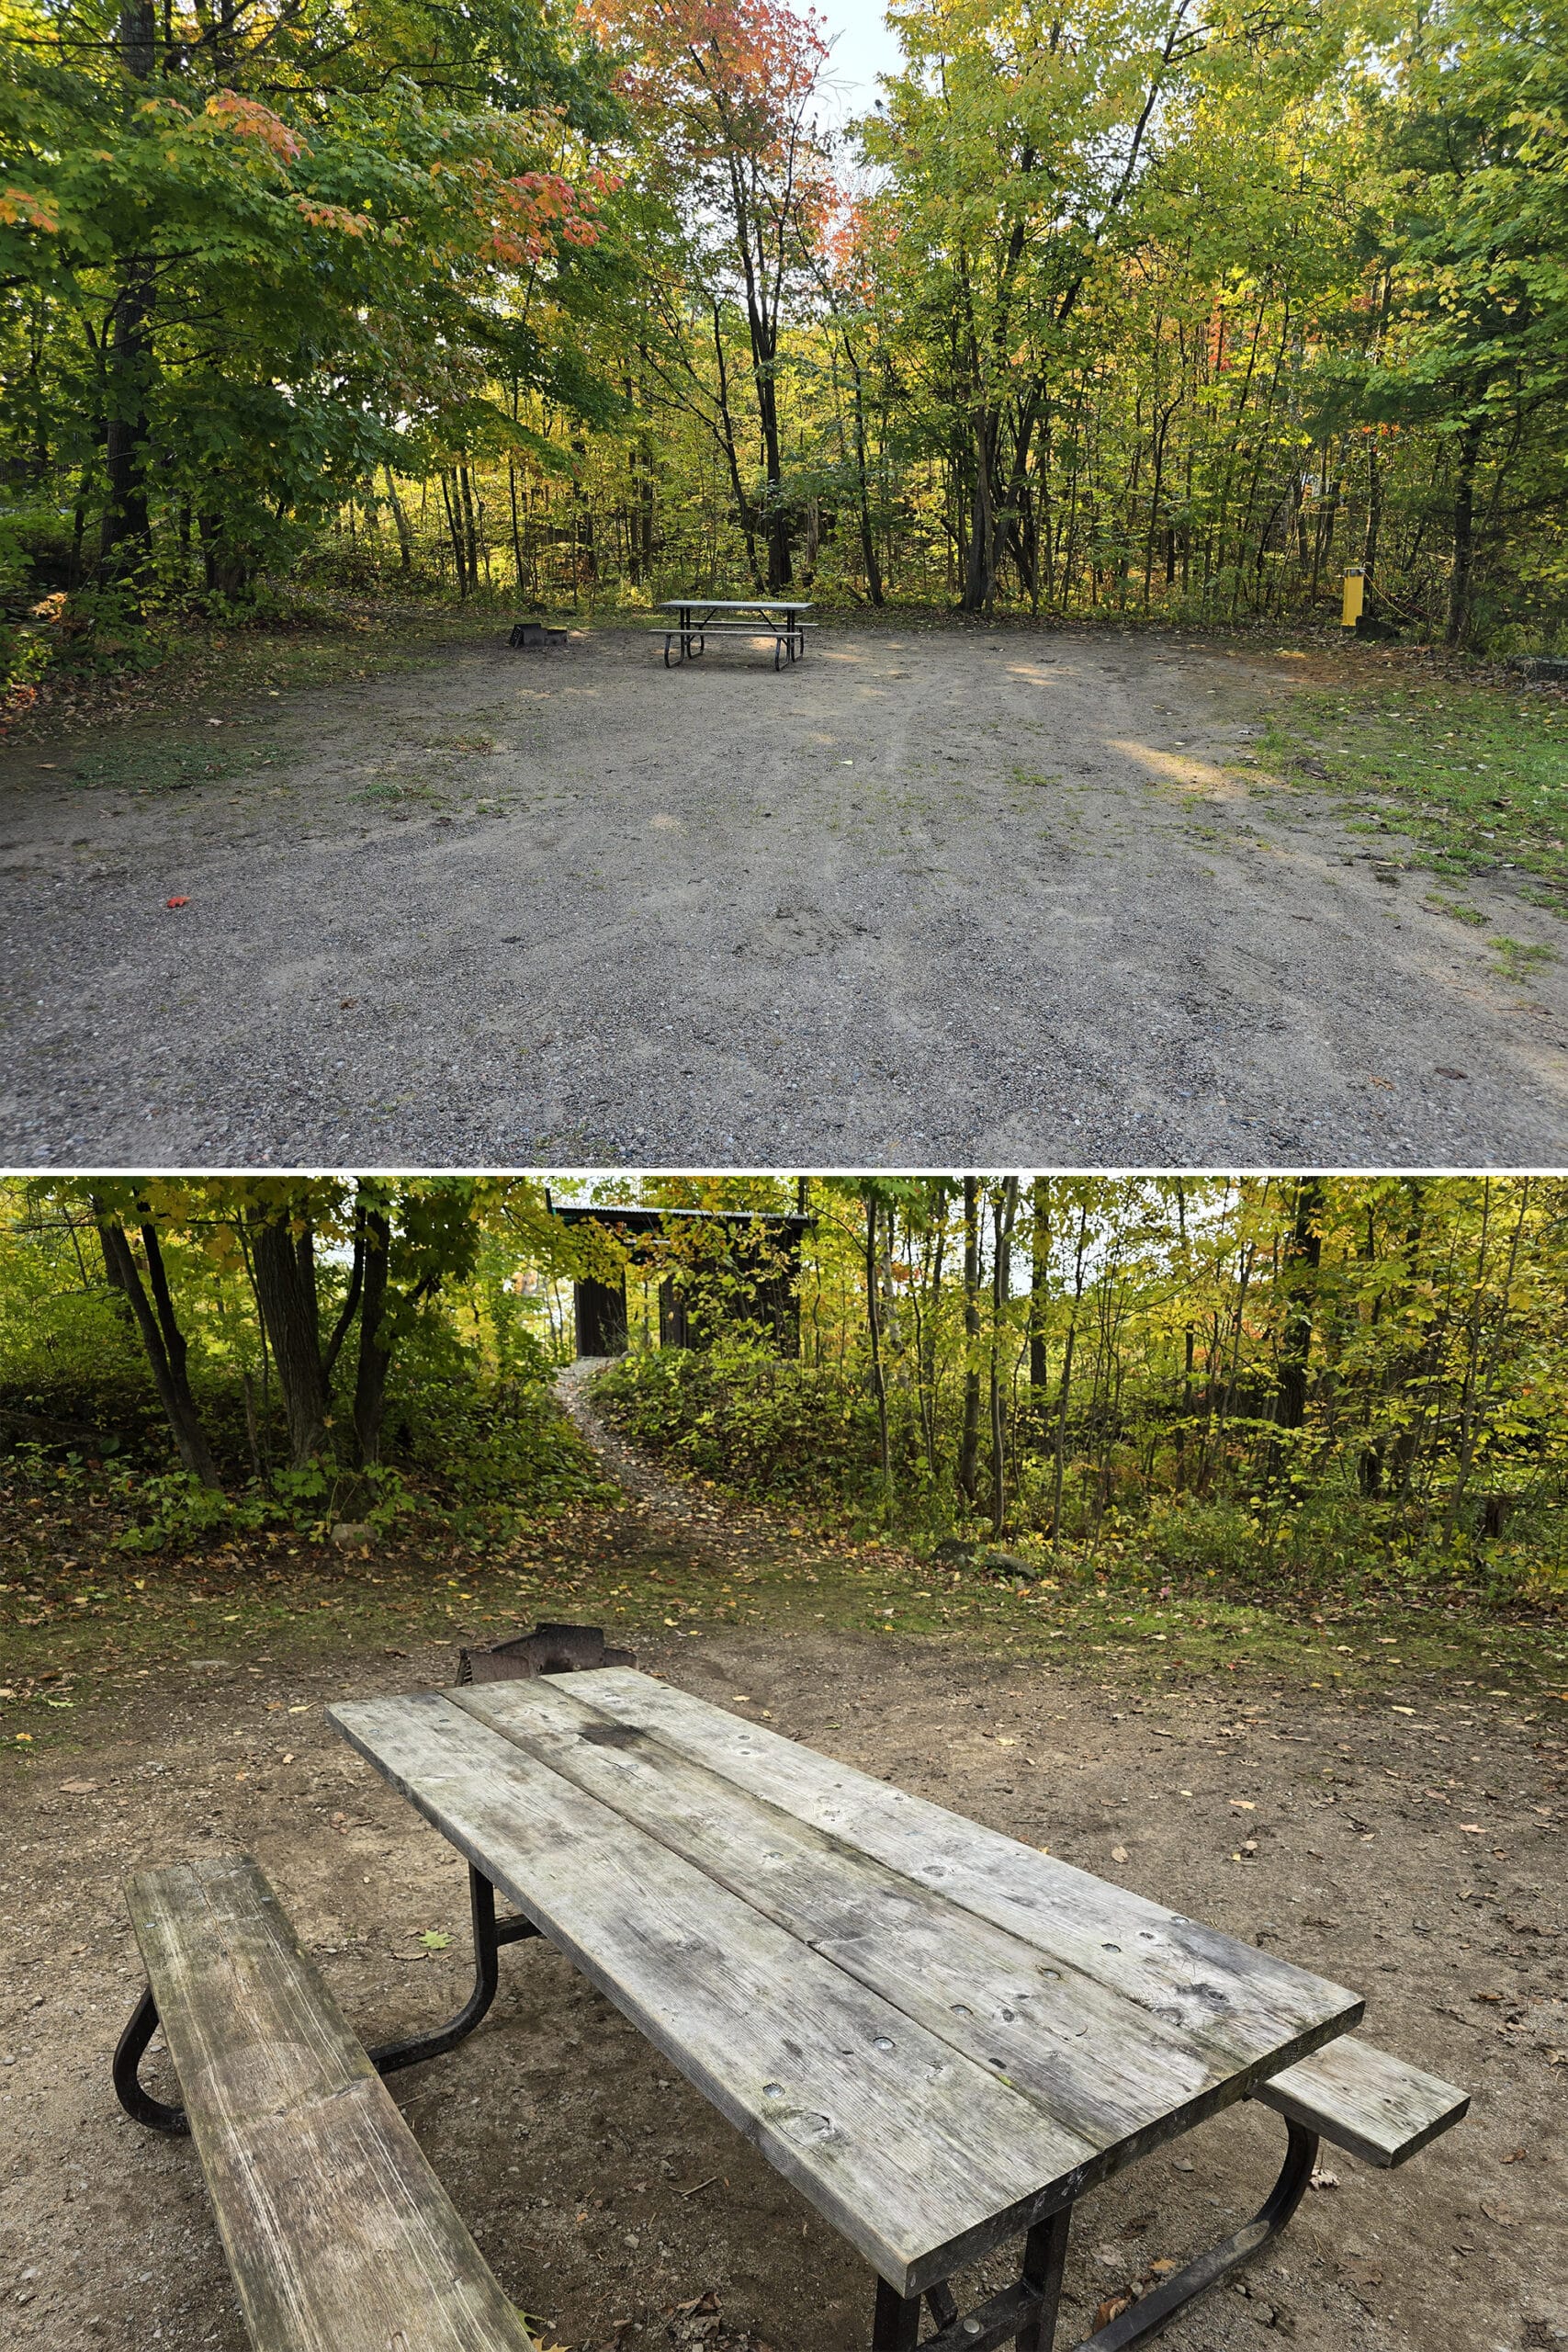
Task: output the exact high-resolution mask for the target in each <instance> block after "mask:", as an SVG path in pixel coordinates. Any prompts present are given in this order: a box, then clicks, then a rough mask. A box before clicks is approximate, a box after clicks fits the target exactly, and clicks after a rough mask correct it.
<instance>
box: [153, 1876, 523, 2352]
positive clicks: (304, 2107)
mask: <svg viewBox="0 0 1568 2352" xmlns="http://www.w3.org/2000/svg"><path fill="white" fill-rule="evenodd" d="M127 1893H128V1895H129V1899H130V1916H131V1921H132V1924H133V1925H134V1927H135V1929H136V1936H137V1940H138V1942H139V1943H140V1945H141V1956H142V1959H143V1961H144V1962H145V1963H146V1968H147V1985H148V1990H147V1994H146V1996H145V1997H144V2002H143V2004H141V2005H139V2007H138V2012H137V2018H135V2019H133V2020H132V2025H133V2027H135V2026H137V2025H138V2021H141V2023H143V2024H144V2023H145V2022H146V2017H145V2011H146V2010H147V2009H148V2008H151V2009H152V2010H153V2011H155V2017H156V2021H157V2022H158V2023H160V2024H161V2025H162V2027H163V2030H164V2040H165V2041H166V2043H167V2045H168V2050H169V2054H170V2056H171V2057H172V2059H173V2060H174V2063H175V2072H176V2074H177V2075H178V2076H179V2082H180V2090H181V2094H182V2096H183V2098H184V2101H185V2105H184V2108H183V2109H168V2108H164V2113H163V2126H164V2129H165V2130H168V2129H176V2130H177V2129H181V2128H186V2127H188V2129H189V2131H190V2133H191V2136H192V2138H193V2139H194V2141H195V2143H196V2152H197V2157H198V2158H199V2160H200V2164H201V2168H202V2171H203V2173H204V2174H205V2175H206V2178H207V2186H208V2189H209V2193H210V2195H211V2198H212V2203H213V2208H214V2211H216V2213H217V2217H218V2229H219V2234H220V2237H221V2239H222V2241H223V2251H224V2253H225V2254H226V2256H228V2259H229V2267H230V2269H231V2272H232V2273H233V2278H234V2284H235V2287H236V2288H237V2290H238V2291H239V2297H240V2308H241V2311H242V2312H243V2314H244V2320H245V2324H246V2326H247V2327H248V2328H249V2330H250V2333H251V2338H252V2341H253V2342H254V2344H255V2346H257V2352H536V2346H535V2345H534V2341H533V2338H532V2337H531V2336H530V2335H529V2334H528V2331H527V2329H526V2328H525V2326H524V2324H523V2323H522V2321H521V2319H520V2318H519V2317H518V2315H517V2312H515V2310H514V2309H513V2305H512V2304H511V2303H510V2302H509V2301H507V2298H506V2297H505V2295H504V2294H503V2293H502V2290H501V2288H500V2286H499V2285H498V2283H497V2281H496V2279H495V2277H494V2275H493V2273H492V2272H491V2268H490V2267H489V2265H488V2264H487V2263H486V2261H485V2259H484V2256H482V2255H481V2254H480V2252H479V2248H478V2246H477V2245H475V2244H474V2242H473V2239H472V2238H471V2237H470V2236H469V2234H468V2231H467V2229H466V2228H465V2227H464V2225H463V2223H462V2222H461V2221H460V2220H459V2218H458V2215H457V2209H456V2207H455V2206H454V2205H453V2203H452V2201H451V2199H450V2198H449V2197H448V2196H447V2194H446V2190H445V2189H444V2188H442V2186H441V2184H440V2182H439V2181H438V2180H437V2179H436V2177H435V2175H434V2173H433V2172H432V2171H431V2169H430V2166H429V2165H427V2164H426V2162H425V2160H424V2158H423V2155H422V2154H420V2151H419V2148H418V2145H417V2143H415V2140H414V2136H413V2133H412V2131H410V2130H409V2127H408V2125H407V2124H406V2123H405V2122H404V2120H403V2118H402V2116H401V2114H400V2111H399V2109H398V2108H397V2106H396V2105H395V2103H394V2101H393V2099H392V2096H391V2093H390V2092H389V2090H388V2089H387V2088H386V2086H385V2085H384V2084H383V2082H382V2080H381V2077H380V2075H379V2073H378V2070H377V2068H376V2065H375V2064H374V2063H373V2060H372V2058H371V2057H370V2056H369V2055H367V2052H365V2051H364V2050H363V2049H362V2048H361V2047H360V2044H359V2042H358V2041H356V2040H355V2035H354V2034H353V2032H352V2031H351V2030H350V2028H349V2027H348V2025H347V2024H346V2023H345V2022H344V2018H343V2016H342V2013H341V2012H340V2010H339V2008H338V2006H337V2004H336V2002H335V2001H334V2000H333V1996H332V1994H331V1993H330V1992H329V1991H328V1989H327V1986H326V1985H324V1984H323V1982H322V1981H321V1975H320V1973H318V1971H317V1969H316V1968H315V1966H314V1964H313V1962H311V1961H310V1959H308V1958H307V1956H306V1954H305V1953H304V1952H303V1951H300V1949H299V1942H298V1940H297V1939H296V1938H295V1935H294V1931H293V1929H292V1928H290V1926H289V1924H288V1919H287V1918H286V1917H285V1916H284V1913H283V1910H282V1907H281V1905H279V1903H278V1901H277V1897H276V1895H275V1894H274V1893H273V1891H272V1889H271V1887H270V1886H269V1885H268V1884H267V1883H266V1880H265V1878H264V1877H263V1875H262V1873H261V1871H259V1870H258V1869H257V1868H256V1866H255V1864H254V1862H251V1861H246V1860H239V1859H229V1860H220V1861H204V1862H186V1863H180V1864H176V1865H175V1866H174V1867H173V1868H169V1869H164V1870H153V1871H140V1872H138V1874H137V1875H136V1876H135V1877H134V1878H132V1879H131V1880H130V1883H129V1886H128V1889H127ZM140 2055H141V2052H140V2051H138V2052H137V2056H138V2057H140ZM133 2079H134V2069H133ZM136 2088H137V2089H138V2090H140V2086H136ZM141 2096H142V2097H143V2098H145V2096H146V2095H145V2094H144V2093H142V2094H141ZM132 2111H133V2112H134V2111H135V2110H134V2109H133V2110H132ZM141 2120H143V2121H153V2120H158V2119H157V2118H156V2117H154V2116H152V2115H143V2116H142V2118H141Z"/></svg>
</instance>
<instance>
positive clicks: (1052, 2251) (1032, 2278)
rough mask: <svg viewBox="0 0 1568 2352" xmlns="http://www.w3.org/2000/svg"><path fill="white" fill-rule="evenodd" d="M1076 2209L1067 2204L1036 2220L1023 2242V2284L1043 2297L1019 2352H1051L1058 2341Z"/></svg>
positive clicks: (1024, 2327) (1023, 2329)
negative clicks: (1069, 2238) (1058, 2313)
mask: <svg viewBox="0 0 1568 2352" xmlns="http://www.w3.org/2000/svg"><path fill="white" fill-rule="evenodd" d="M1072 2223H1073V2209H1072V2207H1071V2206H1070V2205H1064V2206H1063V2207H1062V2208H1061V2210H1060V2211H1059V2212H1055V2213H1048V2214H1047V2215H1046V2217H1045V2219H1044V2221H1043V2222H1035V2224H1034V2227H1033V2228H1032V2230H1031V2231H1030V2233H1029V2235H1028V2237H1027V2238H1026V2239H1025V2240H1024V2245H1023V2281H1022V2283H1023V2285H1024V2287H1025V2288H1026V2289H1027V2290H1028V2291H1029V2292H1030V2293H1031V2294H1032V2295H1037V2296H1038V2297H1039V2299H1040V2300H1039V2302H1038V2303H1037V2305H1036V2307H1035V2310H1034V2313H1033V2316H1032V2318H1030V2319H1027V2320H1026V2321H1025V2322H1024V2324H1023V2325H1022V2326H1021V2328H1020V2329H1019V2331H1018V2352H1051V2346H1053V2345H1054V2344H1055V2341H1056V2307H1057V2305H1058V2304H1059V2303H1060V2301H1061V2300H1062V2273H1063V2271H1064V2270H1065V2269H1066V2263H1067V2232H1068V2231H1069V2230H1070V2229H1071V2227H1072Z"/></svg>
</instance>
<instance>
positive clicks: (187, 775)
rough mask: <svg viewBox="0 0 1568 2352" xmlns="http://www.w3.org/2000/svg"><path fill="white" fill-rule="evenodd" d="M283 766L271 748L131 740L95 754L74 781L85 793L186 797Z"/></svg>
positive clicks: (76, 772)
mask: <svg viewBox="0 0 1568 2352" xmlns="http://www.w3.org/2000/svg"><path fill="white" fill-rule="evenodd" d="M280 763H281V761H280V754H279V753H278V752H276V750H272V749H267V750H257V749H254V748H253V747H251V746H248V745H245V744H238V743H236V744H228V743H225V744H221V745H220V744H217V743H212V742H206V741H202V740H201V739H200V738H199V737H198V738H197V740H196V741H194V742H193V743H181V742H177V741H158V742H152V743H141V742H137V741H126V742H122V743H118V744H116V745H115V747H114V748H113V750H111V751H109V752H96V753H94V754H92V755H90V756H89V757H88V758H86V759H85V760H81V761H79V762H78V763H77V765H76V766H75V767H74V768H73V771H72V774H71V777H70V781H71V783H72V784H73V785H74V786H77V787H78V788H79V789H83V790H89V789H90V790H107V791H111V792H134V793H140V794H142V795H146V794H149V793H155V792H188V791H190V790H191V789H192V787H193V786H197V785H203V784H225V783H230V782H232V781H233V780H234V779H235V778H236V777H238V776H242V775H257V774H261V775H265V774H266V773H267V771H268V770H269V769H272V768H275V767H277V766H278V765H279V764H280Z"/></svg>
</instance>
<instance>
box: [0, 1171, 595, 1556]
mask: <svg viewBox="0 0 1568 2352" xmlns="http://www.w3.org/2000/svg"><path fill="white" fill-rule="evenodd" d="M493 1206H494V1203H493V1200H492V1197H491V1194H490V1193H488V1192H487V1190H486V1188H485V1187H483V1186H481V1185H479V1184H476V1183H475V1182H472V1181H470V1180H464V1179H450V1180H447V1179H431V1180H429V1182H427V1183H425V1184H423V1185H422V1184H420V1183H418V1182H400V1183H392V1182H388V1183H385V1184H380V1183H377V1182H374V1181H373V1180H372V1181H366V1180H361V1181H360V1182H358V1183H355V1182H354V1181H353V1180H352V1179H351V1180H346V1181H336V1180H321V1179H317V1180H302V1181H300V1180H288V1179H265V1178H257V1179H254V1180H250V1179H231V1180H223V1179H213V1180H202V1181H190V1182H185V1181H179V1180H160V1181H158V1182H152V1183H143V1184H141V1185H134V1184H127V1183H120V1182H114V1181H111V1180H94V1181H93V1182H90V1183H89V1182H74V1183H71V1184H67V1185H63V1186H60V1185H54V1186H51V1185H47V1184H39V1185H31V1186H29V1185H26V1184H19V1183H17V1182H9V1183H7V1184H6V1185H5V1186H4V1187H3V1188H0V1212H3V1213H0V1446H8V1447H9V1448H11V1449H13V1450H15V1451H16V1452H17V1454H18V1458H19V1460H20V1461H21V1462H23V1463H24V1464H25V1463H26V1462H28V1461H29V1460H30V1461H32V1462H33V1463H34V1464H35V1465H36V1468H35V1475H36V1476H39V1477H42V1478H44V1479H45V1480H46V1482H51V1481H55V1480H57V1479H58V1478H59V1477H60V1476H65V1477H66V1478H67V1479H68V1480H69V1479H71V1478H73V1477H77V1478H80V1479H81V1480H82V1481H84V1482H85V1484H86V1485H88V1486H90V1487H91V1489H92V1491H93V1492H94V1493H95V1494H96V1496H97V1497H98V1498H99V1499H100V1502H101V1504H102V1506H103V1507H104V1508H106V1509H109V1510H117V1511H118V1512H120V1513H121V1514H122V1515H123V1516H124V1518H125V1521H126V1523H125V1525H124V1527H123V1531H122V1532H120V1534H119V1535H118V1539H117V1540H118V1544H119V1545H120V1547H121V1548H122V1549H124V1550H126V1551H128V1552H130V1553H133V1554H144V1553H151V1552H156V1551H159V1550H163V1549H166V1548H170V1547H172V1548H174V1549H175V1550H178V1549H180V1548H181V1547H183V1546H185V1545H186V1544H192V1543H195V1544H200V1543H201V1542H203V1541H217V1542H220V1541H224V1540H227V1539H228V1538H230V1537H232V1536H235V1535H251V1534H255V1533H258V1532H263V1531H266V1530H288V1531H291V1532H296V1533H298V1532H305V1533H307V1534H310V1535H313V1536H314V1537H315V1538H316V1539H317V1540H318V1541H325V1540H327V1539H328V1538H329V1537H330V1536H331V1534H332V1532H333V1529H334V1528H338V1529H340V1530H341V1529H342V1527H343V1526H344V1524H345V1523H346V1524H348V1525H349V1526H351V1527H353V1528H363V1529H364V1530H366V1531H367V1532H372V1533H374V1534H375V1535H377V1536H384V1535H386V1534H388V1533H389V1532H391V1531H392V1530H393V1529H394V1527H397V1526H400V1525H401V1524H403V1523H405V1522H407V1523H409V1524H411V1525H412V1526H421V1525H423V1526H427V1527H428V1526H431V1525H435V1526H437V1527H439V1528H440V1529H442V1530H444V1531H446V1532H456V1533H457V1534H458V1535H462V1534H463V1533H465V1532H468V1531H469V1530H470V1529H473V1530H483V1531H485V1532H488V1533H491V1534H492V1535H493V1534H497V1533H502V1532H505V1531H506V1530H507V1529H510V1528H511V1527H513V1526H514V1525H516V1524H517V1523H518V1522H519V1521H528V1520H531V1519H536V1518H539V1517H541V1516H543V1515H547V1514H548V1513H549V1512H551V1511H552V1510H557V1509H558V1508H560V1507H561V1506H562V1505H564V1504H566V1503H568V1502H570V1501H573V1500H576V1499H578V1498H582V1497H584V1496H592V1495H594V1494H596V1493H598V1492H599V1491H600V1484H601V1482H600V1480H599V1478H598V1474H597V1471H596V1469H595V1467H594V1464H593V1462H592V1456H591V1455H590V1453H588V1451H587V1449H586V1447H585V1446H584V1445H583V1444H582V1442H581V1439H580V1438H579V1437H578V1436H577V1435H576V1433H575V1431H574V1430H572V1428H571V1426H570V1422H568V1420H567V1419H566V1418H565V1416H564V1415H563V1414H562V1413H561V1412H560V1410H559V1408H558V1406H557V1405H556V1403H555V1401H554V1398H553V1397H552V1395H551V1392H550V1379H551V1375H552V1373H553V1370H554V1366H553V1363H552V1362H551V1357H550V1347H549V1339H548V1332H547V1329H546V1331H545V1334H544V1336H543V1337H541V1335H540V1333H539V1331H538V1329H536V1325H535V1318H533V1317H530V1316H529V1315H528V1314H527V1313H526V1312H525V1309H524V1306H523V1303H522V1302H521V1301H520V1300H519V1298H518V1297H517V1295H516V1294H515V1293H514V1292H513V1290H511V1289H510V1288H509V1287H508V1284H509V1282H510V1280H511V1279H512V1277H513V1271H514V1253H513V1246H511V1237H510V1235H509V1234H508V1232H507V1225H508V1213H507V1211H505V1210H500V1211H498V1212H497V1216H496V1220H495V1222H493V1223H492V1221H491V1217H490V1216H489V1214H488V1213H489V1212H490V1211H491V1209H492V1208H493ZM534 1210H535V1204H534V1202H533V1200H532V1198H531V1197H530V1198H529V1199H528V1200H527V1201H526V1202H518V1203H514V1204H512V1211H513V1214H516V1213H518V1212H521V1214H523V1215H524V1216H525V1217H526V1216H532V1215H533V1214H534ZM546 1246H547V1244H546Z"/></svg>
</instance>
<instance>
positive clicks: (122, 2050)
mask: <svg viewBox="0 0 1568 2352" xmlns="http://www.w3.org/2000/svg"><path fill="white" fill-rule="evenodd" d="M157 2030H158V2011H157V2007H156V2005H155V2004H154V2002H153V1999H152V1992H151V1989H150V1988H148V1987H146V1986H144V1987H143V1988H142V1994H141V1999H140V2000H139V2001H138V2002H137V2004H136V2007H134V2008H133V2009H132V2011H131V2012H130V2022H129V2024H128V2025H127V2026H126V2029H125V2031H124V2032H123V2033H122V2034H121V2035H120V2037H119V2047H118V2050H117V2051H116V2052H115V2053H114V2087H115V2097H116V2098H118V2101H119V2103H120V2105H121V2107H123V2108H124V2109H125V2111H126V2113H127V2115H129V2116H130V2119H131V2120H132V2122H135V2123H144V2124H145V2125H146V2126H147V2129H148V2131H167V2132H168V2133H169V2134H170V2135H171V2137H175V2138H177V2137H179V2135H180V2134H182V2133H183V2132H186V2131H189V2130H190V2125H189V2123H188V2122H187V2121H186V2111H185V2109H184V2108H183V2107H171V2106H170V2105H169V2103H168V2101H167V2100H166V2099H161V2098H153V2096H152V2092H151V2091H149V2090H144V2089H143V2088H142V2085H141V2075H140V2073H139V2072H138V2069H139V2068H140V2066H141V2060H142V2057H143V2055H144V2054H145V2052H146V2049H147V2044H148V2043H149V2042H150V2041H152V2036H153V2035H154V2034H155V2033H156V2032H157Z"/></svg>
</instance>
